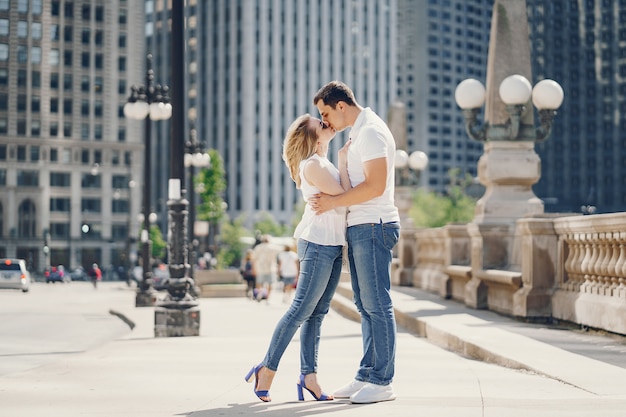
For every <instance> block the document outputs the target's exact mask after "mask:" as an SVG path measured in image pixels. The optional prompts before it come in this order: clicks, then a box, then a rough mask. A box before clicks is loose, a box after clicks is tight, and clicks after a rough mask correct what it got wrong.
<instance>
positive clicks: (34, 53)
mask: <svg viewBox="0 0 626 417" xmlns="http://www.w3.org/2000/svg"><path fill="white" fill-rule="evenodd" d="M30 62H31V64H41V48H40V47H39V46H33V47H32V48H30Z"/></svg>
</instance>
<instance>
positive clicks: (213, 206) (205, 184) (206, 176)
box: [194, 149, 226, 224]
mask: <svg viewBox="0 0 626 417" xmlns="http://www.w3.org/2000/svg"><path fill="white" fill-rule="evenodd" d="M208 154H209V156H210V157H211V166H209V167H207V168H202V169H201V170H200V172H199V173H198V175H197V176H196V177H195V178H194V185H195V186H196V187H197V188H196V189H199V194H200V197H201V200H202V203H201V204H200V206H199V207H198V219H200V220H206V221H209V222H210V223H212V224H215V223H217V222H219V221H220V220H221V219H222V218H223V217H224V211H225V208H224V200H223V198H222V194H223V192H224V190H225V189H226V179H225V177H226V173H225V171H224V163H223V161H222V157H221V156H220V154H219V152H217V151H216V150H215V149H209V150H208Z"/></svg>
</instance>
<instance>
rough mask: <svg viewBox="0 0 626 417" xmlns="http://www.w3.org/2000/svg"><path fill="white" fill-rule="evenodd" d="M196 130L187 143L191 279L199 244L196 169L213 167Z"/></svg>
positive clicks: (193, 130)
mask: <svg viewBox="0 0 626 417" xmlns="http://www.w3.org/2000/svg"><path fill="white" fill-rule="evenodd" d="M196 133H197V132H196V129H191V131H190V132H189V141H188V142H187V143H185V167H187V168H189V226H188V228H187V229H188V232H189V240H188V242H187V244H188V245H189V247H188V253H189V264H190V267H189V277H190V278H192V279H193V277H194V274H193V272H194V266H195V263H196V257H197V244H198V242H197V241H196V239H195V228H194V225H195V223H196V189H195V185H194V177H195V175H196V168H206V167H209V166H211V157H210V156H209V154H208V153H206V152H204V151H203V149H202V144H201V143H200V142H199V141H198V139H197V136H196Z"/></svg>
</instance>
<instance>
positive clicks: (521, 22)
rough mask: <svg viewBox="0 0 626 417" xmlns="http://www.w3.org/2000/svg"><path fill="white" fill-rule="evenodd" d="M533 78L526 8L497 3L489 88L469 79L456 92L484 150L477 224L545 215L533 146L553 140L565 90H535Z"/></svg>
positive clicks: (549, 83) (548, 83)
mask: <svg viewBox="0 0 626 417" xmlns="http://www.w3.org/2000/svg"><path fill="white" fill-rule="evenodd" d="M513 45H514V46H513ZM520 74H521V75H520ZM530 74H531V71H530V44H529V40H528V17H527V15H526V2H525V1H519V0H497V1H496V2H495V4H494V12H493V20H492V26H491V36H490V44H489V58H488V64H487V88H485V87H484V86H483V85H482V83H480V82H479V81H478V80H474V79H466V80H463V81H462V82H461V83H459V85H458V86H457V88H456V91H455V99H456V102H457V104H458V105H459V107H460V108H461V109H462V110H463V116H464V118H465V129H466V131H467V134H468V135H469V137H470V138H472V139H474V140H477V141H480V142H484V144H485V145H484V146H485V150H484V153H483V155H482V157H481V158H480V160H479V162H478V178H479V180H480V182H481V183H482V184H483V185H484V186H485V187H486V191H485V195H484V196H483V197H482V198H481V199H480V200H479V201H478V203H477V206H476V216H475V218H474V222H475V223H494V222H505V223H511V222H514V221H515V220H516V219H518V218H520V217H524V216H526V215H530V214H541V213H543V202H542V201H541V200H539V199H538V198H537V197H536V196H535V194H534V193H533V191H532V188H531V187H532V185H533V184H534V183H536V182H537V181H539V178H540V177H541V166H540V160H539V156H538V155H537V154H536V153H535V142H542V141H544V140H546V139H547V138H548V137H549V136H550V132H551V130H552V122H553V119H554V116H555V115H556V109H558V108H559V107H560V106H561V103H562V102H563V89H562V88H561V86H560V85H559V84H558V83H557V82H556V81H553V80H549V79H545V80H543V81H540V82H539V83H537V84H536V85H535V87H534V88H532V87H531V85H530V82H529V81H528V78H531V77H530ZM531 96H532V103H533V104H534V105H535V107H536V108H537V110H538V113H539V118H540V125H539V126H538V127H535V123H534V115H533V111H532V106H531V105H530V101H531ZM483 104H485V117H484V124H483V125H482V126H479V124H478V121H477V117H476V116H477V114H478V111H479V108H480V107H482V106H483Z"/></svg>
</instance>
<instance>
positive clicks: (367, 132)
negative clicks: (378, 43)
mask: <svg viewBox="0 0 626 417" xmlns="http://www.w3.org/2000/svg"><path fill="white" fill-rule="evenodd" d="M313 104H314V105H315V106H316V107H317V109H318V111H319V113H320V115H321V119H317V118H314V117H312V116H311V115H309V114H305V115H302V116H300V117H298V118H297V119H296V120H295V121H294V122H293V123H292V124H291V126H290V127H289V129H288V131H287V134H286V137H285V141H284V145H283V159H284V160H285V163H286V165H287V167H288V168H289V171H290V174H291V178H292V179H293V180H294V182H295V183H296V186H297V188H300V189H301V191H302V195H303V198H304V199H305V201H306V203H307V204H306V206H305V209H304V214H303V216H302V220H301V221H300V223H299V224H298V226H297V227H296V230H295V233H294V237H295V238H296V239H297V240H298V257H299V259H300V275H299V278H298V287H297V290H296V294H295V297H294V300H293V302H292V304H291V306H290V307H289V309H288V310H287V312H286V313H285V315H284V316H283V317H282V318H281V320H280V321H279V322H278V324H277V326H276V328H275V330H274V333H273V335H272V339H271V341H270V345H269V348H268V350H267V353H266V355H265V358H264V359H263V361H262V362H261V363H260V364H258V365H256V366H254V367H252V369H251V370H250V372H249V373H248V374H247V375H246V377H245V378H246V380H247V381H248V382H252V381H254V392H255V394H256V395H257V397H259V399H261V400H262V401H265V402H267V401H271V397H270V394H269V389H270V387H271V384H272V381H273V378H274V375H275V374H276V370H277V369H278V365H279V362H280V359H281V357H282V355H283V353H284V352H285V349H286V348H287V345H288V344H289V342H290V341H291V339H292V337H293V335H294V334H295V332H296V331H297V329H298V328H300V327H301V330H300V342H301V343H300V362H301V363H300V372H301V373H300V376H299V378H298V381H297V389H298V399H299V400H301V401H302V400H304V391H308V392H309V393H310V394H311V395H312V396H313V398H314V399H316V400H318V401H327V400H333V399H334V398H349V399H350V401H351V402H352V403H357V404H367V403H375V402H380V401H389V400H393V399H395V394H394V391H393V388H392V385H391V382H392V379H393V375H394V366H395V349H396V323H395V317H394V312H393V305H392V301H391V296H390V286H391V277H390V271H391V260H392V252H391V251H392V248H393V246H394V245H395V244H396V242H397V240H398V238H399V234H400V223H399V215H398V210H397V208H396V207H395V205H394V157H395V150H396V148H395V142H394V139H393V136H392V134H391V132H390V131H389V129H388V128H387V125H386V124H385V122H384V121H383V120H382V119H381V118H380V117H379V116H378V115H377V114H376V113H374V112H373V111H372V110H371V109H370V108H364V107H362V106H360V105H359V104H358V103H357V102H356V100H355V98H354V94H353V92H352V90H351V89H350V88H349V87H348V86H347V85H345V84H344V83H342V82H339V81H332V82H330V83H328V84H326V85H325V86H323V87H322V88H321V89H320V90H319V91H318V92H317V94H316V95H315V97H314V99H313ZM348 127H349V128H350V139H349V140H348V141H347V142H346V144H345V145H344V146H343V147H342V148H341V149H340V150H339V154H338V166H337V167H335V166H334V165H333V164H332V163H331V162H330V161H329V160H328V159H327V152H328V147H329V144H330V141H331V140H332V139H333V138H334V136H335V133H336V132H339V131H342V130H344V129H346V128H348ZM346 213H347V214H346ZM346 242H347V244H348V259H349V262H350V275H351V281H352V289H353V292H354V301H355V303H356V307H357V309H358V311H359V312H360V314H361V328H362V336H363V356H362V358H361V362H360V365H359V369H358V371H357V373H356V376H355V377H354V379H353V380H352V381H351V382H349V383H348V384H347V385H345V386H344V387H342V388H340V389H338V390H337V391H335V392H334V394H333V395H328V394H325V393H324V392H323V391H322V389H321V387H320V385H319V383H318V381H317V352H318V347H319V342H320V328H321V324H322V320H323V318H324V316H325V315H326V313H328V310H329V308H330V302H331V299H332V297H333V295H334V293H335V290H336V288H337V285H338V284H339V278H340V274H341V263H342V248H343V246H344V245H345V244H346Z"/></svg>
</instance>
